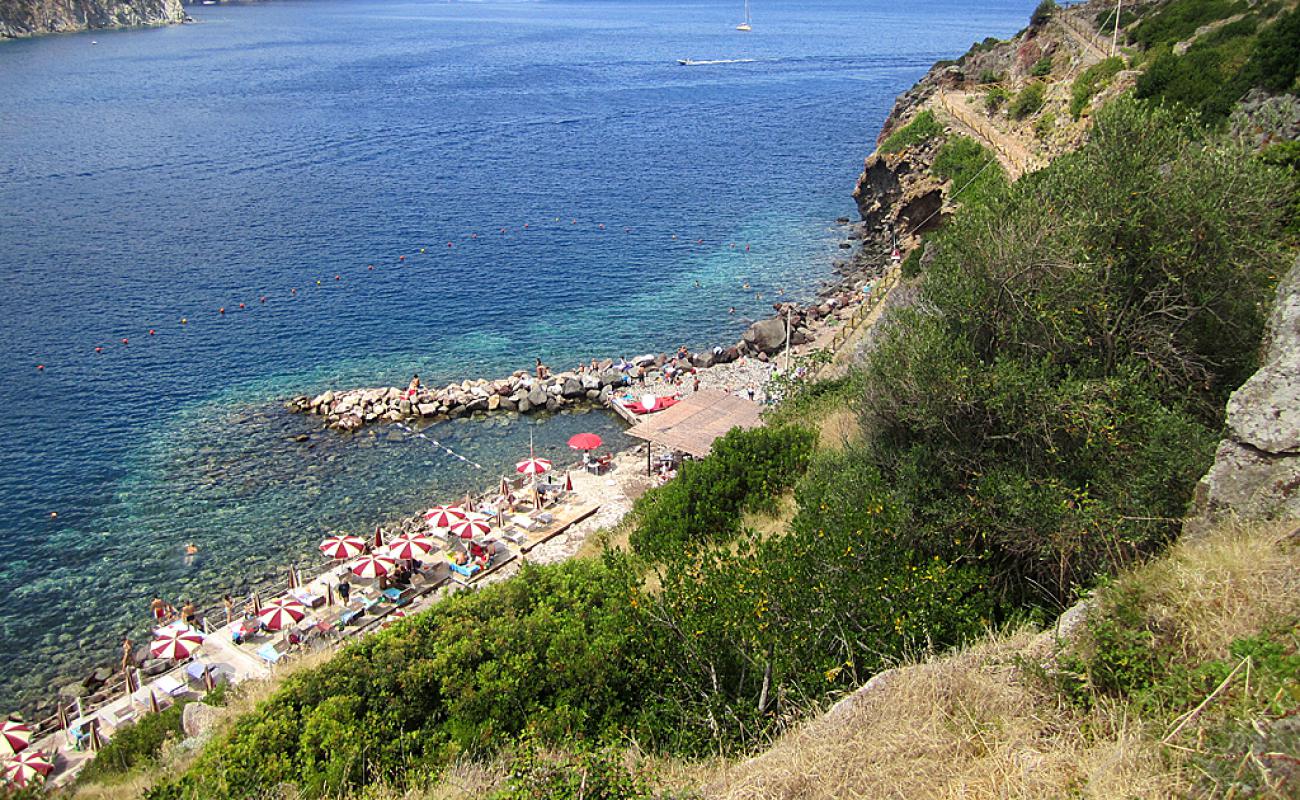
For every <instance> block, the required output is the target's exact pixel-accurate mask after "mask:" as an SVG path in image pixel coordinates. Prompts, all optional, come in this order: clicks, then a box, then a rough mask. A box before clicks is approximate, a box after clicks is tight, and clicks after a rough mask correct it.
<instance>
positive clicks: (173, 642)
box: [149, 629, 203, 659]
mask: <svg viewBox="0 0 1300 800" xmlns="http://www.w3.org/2000/svg"><path fill="white" fill-rule="evenodd" d="M201 644H203V637H202V636H200V635H199V634H198V632H196V631H190V630H185V631H179V630H175V629H172V630H168V631H166V632H165V633H163V634H162V635H161V636H159V637H158V638H156V639H154V640H153V644H151V645H149V652H150V653H151V654H152V655H153V657H154V658H168V659H181V658H189V657H190V655H191V654H192V653H193V652H194V651H195V650H198V649H199V645H201Z"/></svg>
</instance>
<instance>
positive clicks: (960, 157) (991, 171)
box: [931, 136, 1007, 204]
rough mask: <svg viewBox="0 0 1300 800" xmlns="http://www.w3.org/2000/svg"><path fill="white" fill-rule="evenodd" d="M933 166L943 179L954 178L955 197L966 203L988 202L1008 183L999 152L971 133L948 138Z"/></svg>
mask: <svg viewBox="0 0 1300 800" xmlns="http://www.w3.org/2000/svg"><path fill="white" fill-rule="evenodd" d="M931 169H932V170H933V171H934V174H935V175H937V176H938V177H939V178H940V179H942V180H945V181H951V182H952V190H953V192H954V194H953V195H952V196H951V199H954V200H957V199H960V201H961V202H962V203H964V204H971V203H984V202H987V201H988V200H989V199H990V198H992V197H993V196H995V195H996V194H997V193H998V192H1000V191H1001V190H1002V189H1003V188H1004V187H1005V186H1006V184H1007V179H1006V172H1005V171H1004V170H1003V169H1002V165H1001V164H999V163H998V160H997V156H995V155H994V154H993V153H991V152H989V150H988V149H987V148H985V147H984V146H983V145H981V144H980V143H979V142H977V141H975V140H974V139H972V138H970V137H969V136H954V137H952V138H951V139H949V140H948V141H946V142H944V144H943V147H940V148H939V152H938V153H936V154H935V157H934V164H933V165H932V167H931Z"/></svg>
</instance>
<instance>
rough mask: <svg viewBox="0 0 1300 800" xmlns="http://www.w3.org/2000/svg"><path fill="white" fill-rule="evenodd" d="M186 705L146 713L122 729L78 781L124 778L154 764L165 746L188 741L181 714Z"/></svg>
mask: <svg viewBox="0 0 1300 800" xmlns="http://www.w3.org/2000/svg"><path fill="white" fill-rule="evenodd" d="M184 705H185V704H184V702H181V703H176V704H175V705H173V706H171V707H170V708H166V709H164V710H163V711H161V712H159V713H157V714H145V715H144V716H142V717H140V719H139V720H138V721H136V722H135V723H133V724H130V725H126V726H125V727H122V728H119V729H118V730H117V731H115V732H114V733H113V738H111V739H109V740H108V743H107V744H105V745H104V746H103V747H102V748H100V751H99V754H98V755H97V756H95V759H94V760H93V761H91V762H89V763H88V764H86V767H85V769H83V770H82V771H81V773H80V774H79V775H78V777H77V779H78V780H80V781H86V782H93V781H103V780H105V779H111V778H113V777H117V776H122V775H125V774H126V773H128V772H130V771H131V770H133V769H135V768H136V767H139V766H143V765H145V764H151V763H153V762H154V761H155V760H156V759H157V758H158V754H159V753H160V752H161V750H162V746H163V743H164V742H166V741H168V740H169V739H171V740H179V739H181V738H184V736H185V733H184V731H183V730H181V714H182V710H183V708H184Z"/></svg>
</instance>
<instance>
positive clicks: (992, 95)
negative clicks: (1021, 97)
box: [984, 86, 1011, 114]
mask: <svg viewBox="0 0 1300 800" xmlns="http://www.w3.org/2000/svg"><path fill="white" fill-rule="evenodd" d="M1010 99H1011V93H1010V92H1008V91H1007V90H1006V89H1003V88H1002V87H1001V86H991V87H989V89H988V91H986V92H985V93H984V110H985V111H986V112H988V113H989V114H993V113H995V112H996V111H997V110H998V109H999V108H1002V106H1004V105H1006V102H1007V101H1008V100H1010Z"/></svg>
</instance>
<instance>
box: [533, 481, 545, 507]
mask: <svg viewBox="0 0 1300 800" xmlns="http://www.w3.org/2000/svg"><path fill="white" fill-rule="evenodd" d="M544 505H546V503H545V501H544V500H543V499H542V493H541V492H539V491H537V487H533V508H535V509H537V510H538V511H541V510H542V506H544Z"/></svg>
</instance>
